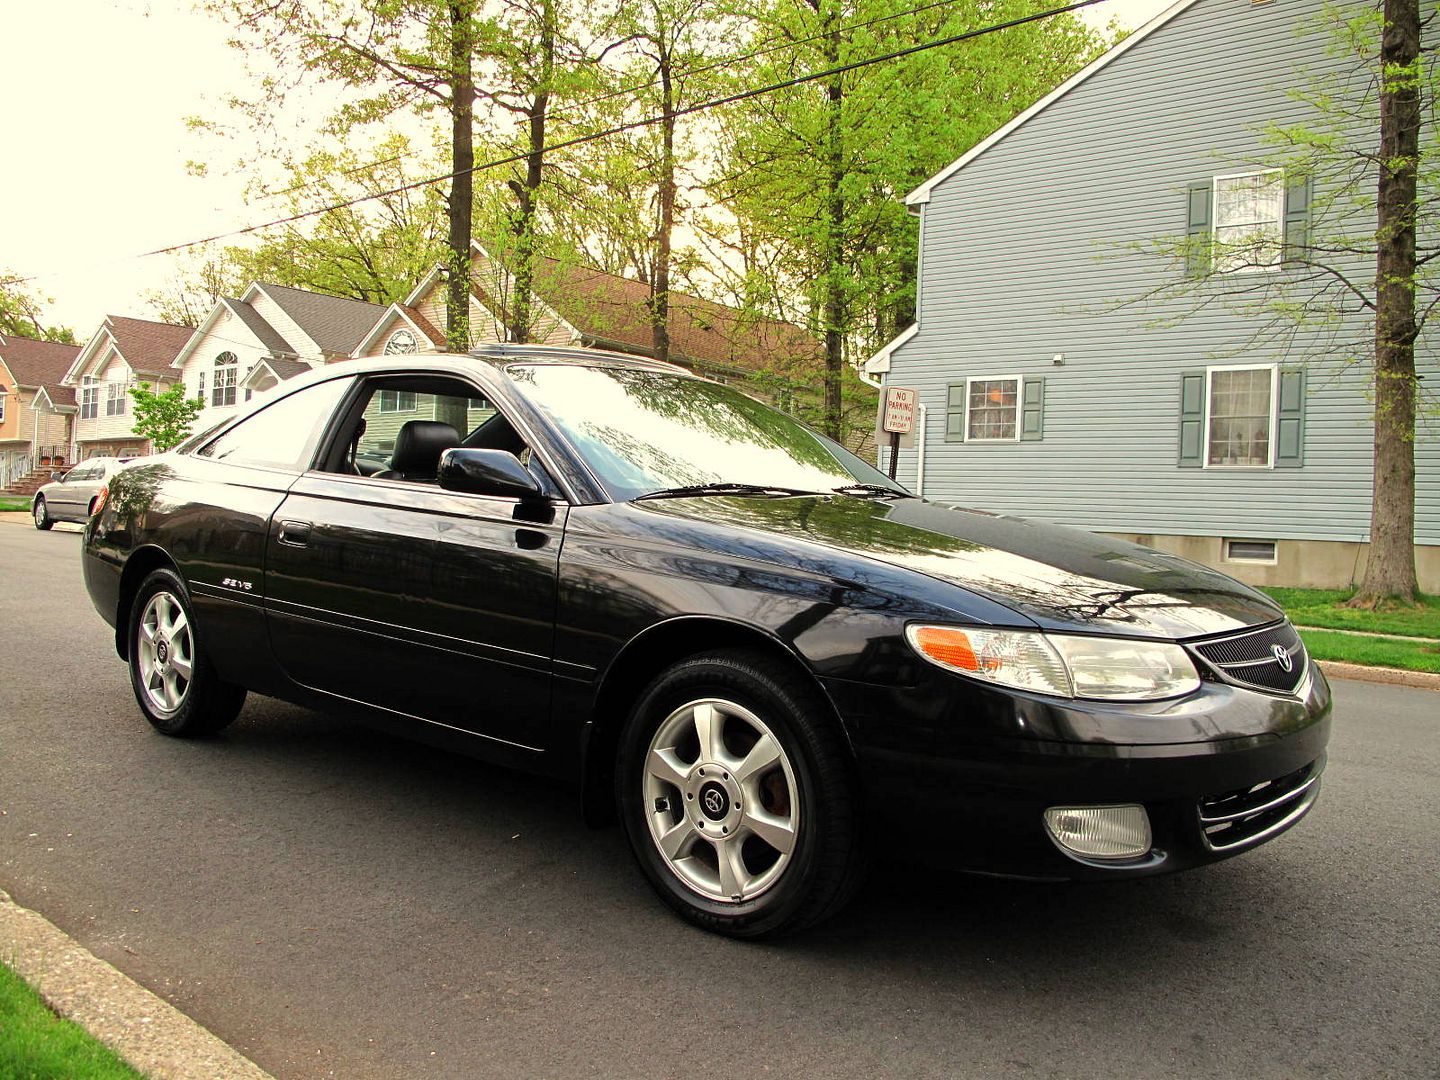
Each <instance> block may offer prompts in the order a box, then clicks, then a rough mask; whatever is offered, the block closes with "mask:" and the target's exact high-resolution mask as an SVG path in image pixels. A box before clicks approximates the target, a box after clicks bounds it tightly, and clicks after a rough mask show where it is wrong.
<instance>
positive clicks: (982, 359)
mask: <svg viewBox="0 0 1440 1080" xmlns="http://www.w3.org/2000/svg"><path fill="white" fill-rule="evenodd" d="M1320 6H1321V0H1180V2H1178V3H1176V4H1175V5H1174V6H1172V7H1171V8H1169V9H1168V10H1167V11H1165V12H1164V13H1162V14H1161V15H1159V16H1158V17H1157V18H1155V19H1154V20H1153V21H1152V22H1150V23H1149V24H1147V25H1146V26H1144V27H1142V28H1141V29H1139V30H1138V31H1136V32H1135V33H1134V34H1133V35H1131V36H1130V37H1129V38H1127V39H1126V40H1125V41H1124V42H1122V43H1121V44H1120V45H1119V46H1117V47H1116V48H1115V49H1113V50H1111V51H1110V52H1109V53H1107V54H1106V55H1105V56H1103V57H1101V58H1100V59H1099V60H1097V61H1096V62H1095V63H1094V64H1092V65H1091V66H1090V67H1089V68H1086V69H1085V70H1084V71H1082V72H1080V73H1079V74H1078V75H1076V76H1075V77H1074V78H1072V79H1071V80H1070V81H1069V82H1067V83H1065V84H1064V85H1063V86H1061V87H1060V88H1059V89H1057V90H1056V91H1055V92H1054V93H1053V94H1051V95H1049V96H1048V97H1047V98H1045V99H1043V100H1042V101H1040V102H1038V103H1036V105H1035V106H1033V107H1032V108H1030V109H1029V110H1027V111H1026V112H1024V113H1022V114H1020V115H1019V116H1018V117H1016V119H1015V120H1014V121H1012V122H1011V123H1010V124H1008V125H1006V126H1005V127H1004V128H1001V129H1000V130H999V131H997V132H995V133H994V134H993V135H992V136H991V137H990V138H988V139H987V140H985V141H984V142H982V143H980V144H979V145H978V146H976V147H975V148H974V149H972V150H971V151H970V152H968V153H966V154H965V155H964V156H962V157H961V158H959V159H958V160H957V161H955V162H954V163H953V164H951V165H950V166H949V167H948V168H946V169H945V170H943V171H942V172H940V173H939V174H937V175H936V176H935V177H933V178H931V179H930V180H929V181H927V182H926V183H925V184H923V185H921V186H920V187H919V188H917V189H916V190H915V191H914V192H912V193H911V194H910V195H909V196H908V197H907V199H906V201H907V203H908V204H909V205H910V207H911V209H912V211H913V212H915V213H917V214H918V215H919V216H920V218H921V231H920V250H921V256H920V285H919V297H918V305H917V318H916V323H915V325H914V326H912V327H910V328H909V329H907V330H906V331H905V332H904V333H902V334H901V335H900V336H899V337H897V338H896V339H895V340H894V341H892V342H891V343H890V344H889V345H887V346H886V347H885V348H884V349H882V350H881V351H880V352H879V353H878V354H876V355H875V356H874V357H872V358H871V359H870V360H869V361H868V362H867V364H866V371H867V372H868V373H869V374H870V375H871V376H875V377H878V378H880V379H881V380H882V381H883V382H884V383H887V384H889V385H894V386H906V387H913V388H915V389H916V390H918V392H919V401H920V403H921V405H922V406H923V414H924V423H923V425H922V428H923V438H921V439H918V440H917V445H916V446H915V448H913V449H909V450H905V451H902V453H901V456H900V472H899V478H900V479H901V480H902V481H903V482H905V483H907V484H909V485H910V486H911V487H912V489H916V490H918V491H919V492H920V493H921V494H923V495H925V496H926V497H927V498H931V499H935V500H939V501H945V502H953V503H960V504H964V505H968V506H974V507H979V508H983V509H987V510H992V511H996V512H1000V513H1007V514H1015V515H1021V516H1026V517H1033V518H1038V519H1043V520H1046V521H1051V522H1056V523H1059V524H1065V525H1074V526H1078V527H1081V528H1085V529H1091V530H1094V531H1097V532H1104V533H1107V534H1111V535H1116V536H1121V537H1124V538H1126V539H1130V540H1135V541H1138V542H1140V543H1143V544H1148V545H1150V546H1153V547H1157V548H1161V549H1164V550H1169V551H1173V552H1176V553H1178V554H1182V555H1185V556H1188V557H1190V558H1193V559H1195V560H1197V561H1199V562H1203V563H1206V564H1208V565H1211V566H1215V567H1218V568H1220V569H1223V570H1225V571H1226V572H1228V573H1232V574H1234V575H1235V576H1237V577H1240V578H1242V579H1244V580H1247V581H1250V582H1252V583H1256V584H1276V585H1280V584H1288V585H1307V586H1316V587H1341V586H1344V585H1348V584H1350V583H1351V582H1352V581H1358V580H1359V574H1360V572H1361V571H1362V570H1363V566H1364V562H1363V560H1364V557H1365V546H1366V541H1367V539H1368V535H1369V527H1370V509H1371V471H1372V470H1371V456H1372V440H1373V428H1372V423H1371V421H1372V405H1371V400H1370V395H1369V388H1370V381H1371V380H1370V372H1369V369H1368V368H1367V367H1365V366H1363V365H1349V366H1347V365H1345V364H1342V363H1339V362H1335V361H1333V360H1332V361H1330V362H1327V359H1326V356H1327V343H1326V342H1325V341H1322V340H1320V339H1319V338H1317V337H1312V336H1310V335H1308V334H1297V335H1293V336H1292V337H1291V339H1290V340H1288V341H1286V342H1283V343H1282V342H1281V341H1279V340H1277V339H1275V338H1273V337H1266V336H1265V335H1263V334H1257V331H1258V330H1259V328H1260V325H1261V321H1262V318H1263V316H1261V315H1259V314H1257V313H1255V311H1254V310H1253V308H1252V310H1248V311H1247V310H1246V306H1245V304H1244V303H1239V302H1233V301H1228V302H1221V303H1213V304H1208V305H1202V304H1199V303H1198V302H1197V298H1200V299H1203V294H1201V293H1200V292H1198V291H1193V292H1191V293H1190V294H1189V295H1185V296H1181V295H1176V296H1168V297H1167V296H1158V297H1157V295H1156V294H1157V290H1159V291H1161V292H1163V291H1164V290H1165V289H1166V287H1167V286H1172V285H1173V284H1174V283H1175V281H1176V280H1177V279H1184V278H1185V276H1186V274H1187V268H1186V266H1185V260H1184V259H1183V258H1178V257H1176V255H1177V254H1178V253H1179V252H1180V251H1181V250H1182V249H1181V248H1178V247H1177V248H1175V249H1173V251H1172V257H1170V258H1168V259H1167V258H1164V257H1159V256H1157V255H1156V254H1154V253H1146V252H1145V251H1143V250H1140V247H1143V246H1144V245H1146V244H1158V243H1159V242H1160V241H1161V240H1162V238H1165V237H1178V238H1180V240H1181V242H1182V243H1183V240H1184V238H1185V237H1186V236H1187V234H1188V235H1189V236H1190V237H1191V238H1192V240H1195V239H1198V240H1202V241H1203V240H1205V238H1207V237H1215V238H1216V239H1218V240H1221V241H1224V240H1226V239H1228V238H1230V237H1232V236H1234V235H1236V234H1237V233H1238V232H1240V231H1244V232H1245V235H1249V236H1254V237H1256V238H1258V240H1260V241H1263V242H1261V243H1258V246H1257V247H1256V249H1255V255H1254V258H1253V259H1251V260H1248V261H1247V260H1243V259H1238V258H1236V257H1235V256H1234V255H1228V256H1223V257H1225V258H1229V259H1231V260H1232V261H1233V263H1234V265H1233V266H1231V265H1229V264H1221V265H1218V266H1215V267H1213V269H1215V270H1218V271H1227V272H1226V273H1223V274H1218V275H1216V278H1212V279H1211V282H1210V283H1200V284H1198V285H1197V286H1196V290H1203V289H1206V288H1210V287H1212V285H1213V283H1214V281H1215V280H1217V279H1221V278H1223V279H1226V284H1227V285H1232V286H1233V284H1234V283H1236V282H1238V281H1241V280H1243V279H1242V277H1241V276H1242V275H1250V277H1249V278H1248V280H1250V281H1255V282H1258V281H1259V280H1260V277H1259V275H1283V274H1289V273H1294V272H1295V269H1294V267H1293V266H1292V265H1291V264H1290V262H1289V260H1290V258H1291V256H1290V252H1291V251H1292V250H1295V249H1294V247H1293V245H1297V244H1302V245H1303V243H1304V241H1305V239H1306V236H1307V230H1308V228H1309V226H1310V223H1309V221H1308V211H1309V208H1310V206H1311V204H1312V201H1314V199H1315V196H1316V192H1315V190H1314V188H1315V186H1316V185H1317V184H1320V183H1323V182H1322V181H1319V180H1316V181H1304V182H1301V181H1299V179H1298V178H1287V177H1285V176H1284V175H1282V174H1280V173H1278V172H1277V171H1275V170H1274V169H1273V167H1271V154H1272V153H1273V149H1272V148H1271V147H1270V146H1269V145H1268V144H1267V143H1266V142H1265V140H1264V138H1263V137H1262V134H1261V131H1260V130H1259V129H1260V126H1261V125H1263V124H1266V123H1269V122H1275V123H1282V124H1283V123H1292V122H1293V123H1301V122H1306V121H1308V120H1309V119H1310V116H1309V114H1308V112H1307V107H1306V106H1305V105H1303V104H1302V103H1300V102H1299V101H1297V100H1296V98H1295V97H1294V96H1293V95H1292V94H1291V91H1293V90H1296V89H1299V88H1301V85H1302V81H1303V79H1304V75H1303V74H1302V73H1303V72H1309V73H1312V74H1313V73H1318V72H1320V71H1322V70H1323V69H1324V68H1325V66H1326V65H1327V64H1331V63H1335V62H1336V61H1333V60H1332V59H1330V58H1329V54H1328V53H1327V49H1326V46H1327V44H1328V40H1329V39H1328V37H1327V36H1326V34H1325V32H1324V31H1321V30H1319V29H1318V28H1316V29H1306V27H1307V26H1308V25H1309V23H1310V21H1311V20H1312V18H1313V16H1315V15H1316V13H1317V12H1318V11H1319V9H1320ZM1374 128H1375V130H1376V132H1377V134H1376V136H1375V137H1374V138H1375V141H1378V118H1377V120H1376V121H1375V124H1374ZM1137 245H1139V247H1137ZM1198 246H1199V247H1200V248H1202V249H1205V248H1209V246H1210V245H1209V244H1208V243H1202V244H1200V245H1198ZM1222 250H1228V248H1227V249H1222ZM1217 257H1222V256H1217ZM1242 262H1245V263H1246V265H1240V264H1241V263H1242ZM1195 269H1196V268H1195V266H1194V265H1193V264H1192V265H1191V266H1190V268H1189V271H1190V272H1191V273H1193V272H1194V271H1195ZM1353 273H1354V275H1355V278H1356V280H1361V281H1368V280H1373V275H1374V268H1373V262H1372V263H1371V264H1369V265H1366V264H1365V263H1364V261H1363V260H1361V261H1358V262H1357V263H1356V265H1355V266H1354V268H1353ZM1181 291H1182V292H1183V290H1181ZM1142 298H1146V299H1143V300H1142ZM1123 301H1135V302H1131V303H1122V302H1123ZM1179 316H1184V317H1183V318H1181V317H1179ZM1351 329H1352V330H1353V331H1355V334H1352V335H1351V336H1356V335H1358V334H1363V333H1364V332H1365V330H1364V326H1363V325H1360V326H1356V327H1352V328H1351ZM1417 363H1418V365H1419V369H1420V372H1421V374H1422V376H1423V377H1424V382H1423V383H1422V386H1423V387H1425V388H1427V389H1426V391H1422V401H1425V400H1428V401H1429V403H1430V405H1431V406H1432V408H1433V403H1434V402H1433V399H1434V388H1435V387H1436V386H1437V385H1440V360H1437V355H1436V349H1435V346H1434V344H1433V337H1432V338H1431V343H1430V344H1428V345H1426V344H1423V343H1422V347H1421V352H1420V354H1419V356H1418V357H1417ZM1437 436H1440V432H1437V430H1436V424H1435V421H1434V419H1433V417H1432V418H1431V419H1430V420H1429V421H1428V422H1427V421H1426V420H1425V419H1424V418H1422V419H1421V422H1420V431H1419V433H1418V435H1417V440H1416V471H1417V481H1416V487H1417V491H1416V542H1417V548H1416V555H1417V561H1418V563H1419V569H1420V579H1421V587H1422V589H1424V590H1426V591H1427V592H1440V437H1437Z"/></svg>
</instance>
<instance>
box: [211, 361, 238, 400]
mask: <svg viewBox="0 0 1440 1080" xmlns="http://www.w3.org/2000/svg"><path fill="white" fill-rule="evenodd" d="M239 363H240V361H239V358H238V357H237V356H236V355H235V354H234V353H233V352H222V353H221V354H220V355H219V356H217V357H215V385H214V386H213V387H211V389H210V404H211V405H217V406H219V405H234V404H235V373H236V371H238V370H239Z"/></svg>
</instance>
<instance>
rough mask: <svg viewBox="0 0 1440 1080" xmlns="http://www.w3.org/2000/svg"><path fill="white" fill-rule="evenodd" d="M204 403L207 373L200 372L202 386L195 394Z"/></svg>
mask: <svg viewBox="0 0 1440 1080" xmlns="http://www.w3.org/2000/svg"><path fill="white" fill-rule="evenodd" d="M195 396H196V397H198V398H199V399H200V400H201V401H202V402H203V401H204V400H205V372H203V371H202V372H200V385H199V388H198V389H197V391H196V394H195Z"/></svg>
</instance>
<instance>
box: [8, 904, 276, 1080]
mask: <svg viewBox="0 0 1440 1080" xmlns="http://www.w3.org/2000/svg"><path fill="white" fill-rule="evenodd" d="M0 958H3V959H4V961H5V962H6V963H7V964H9V965H10V966H11V967H12V968H13V969H14V971H15V972H16V974H18V975H19V976H20V977H21V978H23V979H24V980H25V981H26V982H28V983H29V984H30V985H31V986H33V987H35V989H36V990H38V991H39V992H40V996H41V997H42V998H44V999H45V1002H46V1004H48V1005H49V1006H50V1007H51V1008H52V1009H54V1010H55V1011H56V1012H57V1013H59V1014H60V1015H61V1016H63V1017H65V1018H66V1019H69V1020H73V1021H74V1022H75V1023H77V1024H79V1025H80V1026H81V1027H83V1028H85V1029H86V1030H87V1031H89V1032H90V1034H91V1035H94V1036H95V1037H96V1038H97V1039H99V1040H100V1041H101V1042H103V1043H104V1044H105V1045H106V1046H108V1047H110V1049H111V1050H114V1051H115V1053H117V1054H119V1055H120V1056H121V1057H122V1058H124V1059H125V1060H126V1061H127V1062H129V1063H130V1065H131V1066H132V1067H133V1068H135V1069H138V1070H139V1071H140V1072H142V1073H144V1074H145V1075H146V1076H147V1077H151V1078H152V1080H273V1078H272V1077H271V1076H270V1074H269V1073H267V1072H265V1071H264V1070H263V1069H261V1068H260V1066H258V1065H256V1064H255V1063H254V1062H253V1061H250V1060H249V1059H248V1058H246V1057H244V1056H242V1055H241V1054H240V1053H239V1052H238V1051H236V1050H235V1049H234V1048H233V1047H231V1046H230V1045H228V1044H227V1043H225V1042H223V1041H222V1040H221V1039H219V1038H217V1037H216V1036H215V1035H213V1034H211V1033H210V1032H209V1031H207V1030H205V1029H204V1028H203V1027H201V1026H200V1025H199V1024H197V1023H195V1021H194V1020H191V1019H190V1018H189V1017H188V1016H186V1015H185V1014H184V1013H182V1012H181V1011H180V1010H179V1009H177V1008H175V1006H173V1005H171V1004H170V1003H169V1002H167V1001H165V1000H164V999H162V998H159V997H156V996H155V995H154V994H152V993H151V992H150V991H149V990H146V989H145V988H144V987H143V986H141V985H140V984H139V983H137V982H136V981H135V980H134V979H132V978H130V977H129V976H128V975H125V974H123V973H122V972H120V971H118V970H117V969H115V968H114V967H111V966H110V965H109V964H107V963H106V962H105V961H104V960H101V959H100V958H99V957H98V956H95V955H94V954H93V953H91V952H89V951H88V950H86V949H85V948H83V947H82V946H81V945H80V944H79V943H78V942H76V941H75V940H74V939H72V938H71V937H70V936H69V935H67V934H66V933H65V932H64V931H62V930H61V929H60V928H59V927H57V926H55V925H54V924H53V923H51V922H49V921H48V920H47V919H45V918H44V917H43V916H42V915H40V914H38V913H36V912H34V911H30V910H28V909H27V908H23V907H21V906H20V905H18V904H16V903H15V901H14V900H12V899H11V898H10V897H9V896H7V895H6V894H5V893H4V892H0Z"/></svg>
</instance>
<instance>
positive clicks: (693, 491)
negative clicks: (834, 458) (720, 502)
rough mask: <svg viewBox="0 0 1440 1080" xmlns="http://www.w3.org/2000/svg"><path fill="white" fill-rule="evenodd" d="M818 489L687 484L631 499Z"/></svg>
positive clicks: (776, 495) (798, 492)
mask: <svg viewBox="0 0 1440 1080" xmlns="http://www.w3.org/2000/svg"><path fill="white" fill-rule="evenodd" d="M819 494H821V492H818V491H805V490H803V489H802V488H788V487H776V486H775V485H773V484H722V483H714V484H688V485H686V486H685V487H672V488H661V489H660V490H659V491H647V492H646V493H645V494H644V495H637V496H635V498H634V499H633V500H632V501H633V502H639V501H640V500H641V499H689V498H694V497H697V496H701V495H758V496H762V497H765V498H780V497H783V496H786V495H819Z"/></svg>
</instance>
